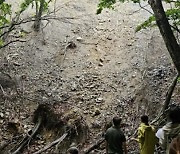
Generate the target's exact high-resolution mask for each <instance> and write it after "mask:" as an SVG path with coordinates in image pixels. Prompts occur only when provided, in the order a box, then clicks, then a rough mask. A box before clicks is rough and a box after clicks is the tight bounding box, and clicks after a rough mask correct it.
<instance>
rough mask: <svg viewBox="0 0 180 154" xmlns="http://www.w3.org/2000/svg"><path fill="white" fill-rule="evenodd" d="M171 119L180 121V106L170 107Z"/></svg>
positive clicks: (175, 121)
mask: <svg viewBox="0 0 180 154" xmlns="http://www.w3.org/2000/svg"><path fill="white" fill-rule="evenodd" d="M169 120H170V121H171V122H172V123H180V107H173V108H172V109H170V111H169Z"/></svg>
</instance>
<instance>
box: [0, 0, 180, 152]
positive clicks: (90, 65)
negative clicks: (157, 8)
mask: <svg viewBox="0 0 180 154" xmlns="http://www.w3.org/2000/svg"><path fill="white" fill-rule="evenodd" d="M13 3H15V2H13ZM97 4H98V1H97V0H91V1H88V0H74V1H68V2H67V1H66V0H61V1H59V0H57V1H56V7H57V8H59V10H58V11H57V12H56V13H55V14H53V15H52V18H54V19H50V20H49V23H48V24H47V25H46V23H47V21H44V22H43V25H42V27H44V26H45V27H44V28H43V30H42V31H41V32H39V33H36V32H34V31H33V30H32V27H31V23H27V24H23V25H20V26H19V27H18V31H22V30H23V31H26V32H27V33H28V34H27V35H26V36H25V40H26V42H25V43H14V44H11V45H10V46H8V47H7V48H5V49H3V50H1V51H0V55H1V57H0V58H1V59H0V60H1V66H0V68H1V70H2V71H3V72H6V73H7V74H9V75H10V76H11V77H12V80H13V81H14V82H12V84H13V86H9V87H8V86H7V87H6V88H4V92H5V95H4V94H3V93H2V92H1V93H0V95H1V98H0V100H1V101H0V105H1V108H0V125H1V126H2V127H1V129H0V141H1V142H0V143H1V146H3V145H5V144H7V143H10V145H9V146H8V147H5V148H4V152H3V153H6V152H5V151H6V150H7V149H12V148H13V146H14V145H15V144H16V143H17V141H19V140H20V139H21V137H22V136H21V135H22V134H26V133H27V132H28V131H29V130H30V129H32V128H33V127H34V123H33V122H32V119H33V115H34V111H35V110H36V109H37V107H38V105H39V104H48V105H50V106H51V107H52V108H53V109H54V110H55V112H56V113H57V114H60V116H61V117H65V115H68V114H69V115H71V118H70V119H73V118H76V117H81V118H83V121H84V122H85V124H86V125H87V126H88V129H89V130H88V133H85V135H87V134H88V135H87V136H83V137H82V138H81V139H80V140H78V141H77V140H75V141H74V142H75V144H78V146H79V148H80V149H81V150H82V151H83V150H84V149H86V148H88V147H89V146H90V145H92V144H93V143H95V141H97V140H98V139H99V138H101V135H102V133H103V132H104V131H105V127H106V125H107V123H109V121H110V120H111V119H112V117H113V116H115V115H119V116H121V117H122V119H123V123H124V128H123V129H124V131H125V134H126V136H127V138H128V137H130V136H131V135H132V134H134V132H135V130H136V129H137V126H138V124H139V117H140V116H141V115H142V114H148V115H150V118H151V119H153V118H155V117H156V116H157V114H158V112H159V108H160V107H161V106H162V103H163V101H164V99H165V95H166V91H167V90H168V87H169V85H170V84H171V82H172V79H173V78H174V76H175V74H176V72H175V70H174V68H173V65H172V62H171V59H170V58H169V55H168V52H167V50H166V48H165V45H164V42H163V40H162V38H161V36H160V34H159V31H158V29H157V28H151V29H146V30H142V31H140V32H138V33H135V28H136V26H137V25H138V24H140V23H141V22H142V21H144V20H145V19H146V18H147V17H148V16H149V14H148V12H146V11H145V10H139V6H138V5H135V4H133V3H123V4H121V3H118V4H117V6H116V7H115V10H103V12H102V13H101V14H100V15H96V9H97ZM17 5H18V4H17ZM16 7H17V6H16ZM53 8H54V6H51V8H50V9H51V10H53ZM124 8H126V9H124ZM29 12H31V10H30V11H29ZM29 12H28V13H27V14H24V17H27V16H29V15H31V13H29ZM1 75H2V74H1ZM17 91H18V92H17ZM175 92H176V94H177V95H176V97H173V101H174V102H178V101H179V100H178V99H179V98H180V97H178V96H179V91H178V88H177V89H176V91H175ZM69 115H68V116H69ZM68 122H69V121H68ZM11 123H12V124H13V126H14V125H15V130H14V129H12V127H11V125H10V124H11ZM9 125H10V126H9ZM16 128H17V129H16ZM58 129H60V128H58ZM84 129H86V128H83V130H84ZM41 132H43V133H39V135H38V137H36V139H35V141H33V142H32V143H31V144H29V145H28V148H25V149H24V151H23V153H25V154H27V153H33V152H35V151H37V150H39V149H41V148H42V147H44V146H45V145H46V144H47V143H50V142H52V141H53V140H55V139H56V138H57V137H58V136H56V137H55V135H54V134H53V133H52V130H51V131H48V130H44V129H42V130H41ZM52 134H53V135H52ZM83 135H84V134H83ZM59 137H60V136H59ZM76 141H77V142H78V143H76ZM72 142H73V141H72ZM79 143H81V144H79ZM82 143H83V144H82ZM64 144H65V145H64V146H61V148H60V153H63V152H64V151H66V149H67V147H69V146H70V144H72V143H71V141H67V142H66V143H64ZM54 150H55V148H54V147H53V148H51V149H49V150H47V151H46V152H44V153H55V152H54ZM129 150H130V151H132V152H130V153H133V154H134V153H136V151H137V148H136V146H135V149H134V146H132V145H131V143H129ZM92 153H96V154H98V153H99V154H100V153H103V146H102V147H101V149H100V150H98V151H95V150H94V152H92Z"/></svg>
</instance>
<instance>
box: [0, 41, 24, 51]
mask: <svg viewBox="0 0 180 154" xmlns="http://www.w3.org/2000/svg"><path fill="white" fill-rule="evenodd" d="M14 42H26V41H25V40H19V39H17V40H12V41H10V42H8V43H6V44H4V45H3V46H0V49H2V48H5V47H6V46H8V45H9V44H11V43H14Z"/></svg>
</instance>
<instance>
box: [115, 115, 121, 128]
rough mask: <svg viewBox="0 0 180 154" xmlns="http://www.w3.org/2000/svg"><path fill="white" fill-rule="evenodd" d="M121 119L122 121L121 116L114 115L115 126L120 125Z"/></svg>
mask: <svg viewBox="0 0 180 154" xmlns="http://www.w3.org/2000/svg"><path fill="white" fill-rule="evenodd" d="M121 121H122V119H121V118H119V117H114V118H113V124H114V126H116V127H117V126H120V123H121Z"/></svg>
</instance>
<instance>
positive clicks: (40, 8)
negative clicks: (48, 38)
mask: <svg viewBox="0 0 180 154" xmlns="http://www.w3.org/2000/svg"><path fill="white" fill-rule="evenodd" d="M50 2H51V0H49V1H46V0H25V1H24V2H23V3H22V4H21V6H20V7H21V12H23V11H25V10H26V9H27V8H28V7H29V5H32V7H34V5H35V10H36V13H35V21H34V25H33V28H34V30H35V31H39V30H40V26H41V18H42V15H43V12H45V11H47V10H48V7H49V3H50Z"/></svg>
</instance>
